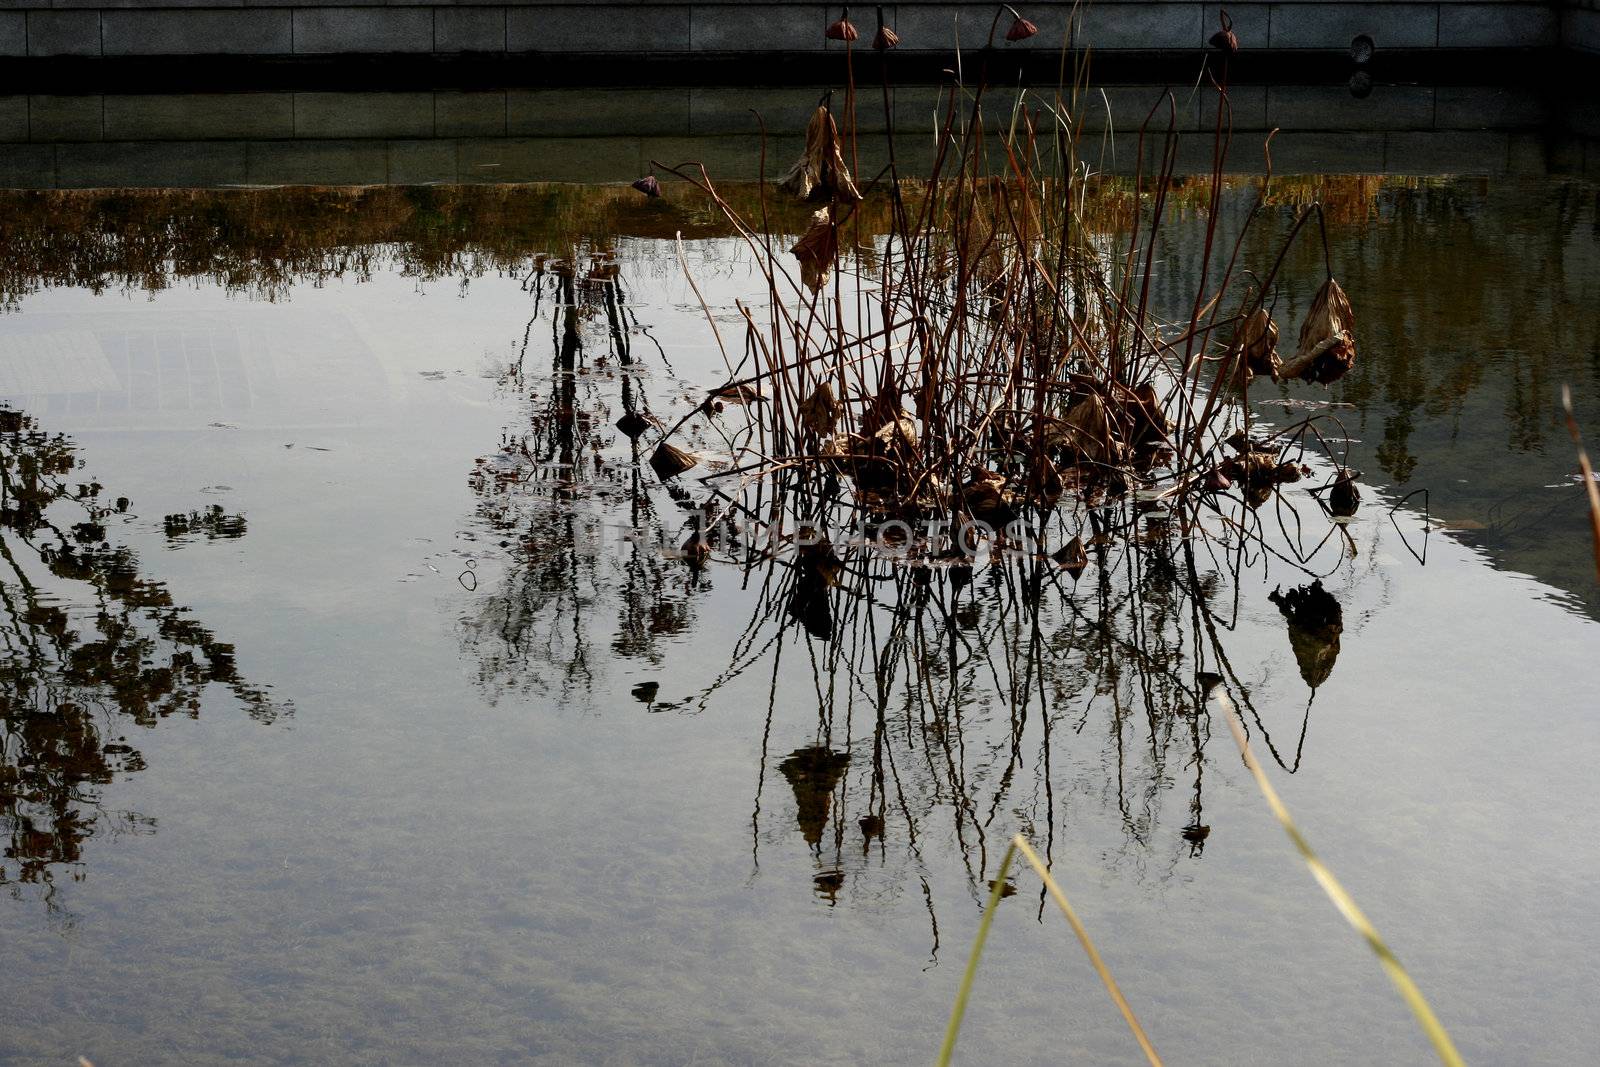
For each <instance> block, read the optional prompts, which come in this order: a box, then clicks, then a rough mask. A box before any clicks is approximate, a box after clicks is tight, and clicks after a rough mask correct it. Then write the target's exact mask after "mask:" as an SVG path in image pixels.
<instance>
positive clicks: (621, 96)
mask: <svg viewBox="0 0 1600 1067" xmlns="http://www.w3.org/2000/svg"><path fill="white" fill-rule="evenodd" d="M688 132H689V93H688V91H687V90H685V89H512V90H509V91H508V92H507V93H506V133H508V134H509V135H511V136H512V137H585V136H591V135H594V134H597V133H598V134H604V135H606V136H608V137H616V136H623V135H628V134H681V133H688Z"/></svg>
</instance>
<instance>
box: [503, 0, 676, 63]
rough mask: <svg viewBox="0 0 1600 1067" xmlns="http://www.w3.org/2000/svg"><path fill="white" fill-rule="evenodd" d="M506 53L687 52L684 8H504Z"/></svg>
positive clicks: (602, 6)
mask: <svg viewBox="0 0 1600 1067" xmlns="http://www.w3.org/2000/svg"><path fill="white" fill-rule="evenodd" d="M506 50H507V51H508V52H687V51H688V50H689V8H688V7H687V6H679V7H640V8H629V7H622V6H608V5H596V6H594V7H576V6H571V5H550V6H545V5H543V4H540V5H537V6H530V7H512V8H508V9H507V10H506Z"/></svg>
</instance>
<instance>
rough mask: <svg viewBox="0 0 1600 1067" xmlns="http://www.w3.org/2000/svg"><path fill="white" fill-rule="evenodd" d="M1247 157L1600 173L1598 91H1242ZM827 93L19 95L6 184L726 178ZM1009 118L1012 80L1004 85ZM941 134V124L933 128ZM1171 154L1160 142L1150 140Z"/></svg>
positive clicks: (1115, 142) (1240, 145) (926, 150)
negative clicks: (655, 172)
mask: <svg viewBox="0 0 1600 1067" xmlns="http://www.w3.org/2000/svg"><path fill="white" fill-rule="evenodd" d="M1164 91H1165V90H1164V89H1163V87H1161V86H1155V85H1146V86H1113V87H1108V88H1107V90H1106V96H1105V98H1103V99H1101V98H1099V97H1098V94H1097V97H1096V101H1095V103H1096V106H1095V107H1094V108H1091V109H1090V110H1089V111H1087V112H1086V113H1085V115H1084V126H1085V128H1086V131H1087V132H1086V134H1085V138H1084V141H1083V144H1082V148H1081V151H1082V152H1083V153H1084V155H1085V158H1087V159H1090V160H1091V161H1093V162H1094V163H1095V165H1096V166H1098V167H1101V168H1103V169H1107V170H1120V171H1127V170H1129V169H1130V168H1131V167H1132V166H1133V163H1134V161H1135V159H1136V156H1137V153H1138V150H1139V146H1138V135H1137V133H1136V132H1134V131H1135V130H1136V128H1137V126H1138V125H1139V121H1140V119H1141V118H1142V117H1143V116H1144V115H1145V114H1146V113H1148V111H1149V110H1150V107H1151V105H1152V103H1153V102H1154V101H1155V100H1157V99H1159V98H1160V97H1161V95H1162V94H1163V93H1164ZM934 92H935V91H933V90H921V89H901V90H898V91H897V93H896V101H895V123H896V129H897V136H896V147H897V153H898V157H899V160H900V162H901V165H902V166H903V167H905V168H907V170H908V171H909V172H913V173H915V172H916V171H917V170H918V168H920V167H923V166H926V165H928V164H929V163H930V162H931V158H932V155H933V147H934V146H933V138H932V137H931V136H930V135H929V133H928V132H926V131H931V130H932V128H933V114H934V108H935V101H936V96H935V95H934ZM1230 99H1231V102H1232V105H1233V117H1234V136H1233V152H1232V155H1231V156H1230V159H1229V169H1230V170H1231V171H1237V172H1240V173H1250V172H1256V171H1259V169H1260V168H1261V167H1262V165H1263V159H1262V155H1261V149H1260V145H1261V143H1262V142H1263V141H1264V140H1265V138H1266V134H1267V131H1268V130H1271V129H1274V128H1277V129H1279V130H1280V131H1281V132H1280V133H1279V134H1278V135H1277V136H1276V138H1275V139H1274V140H1273V160H1274V163H1275V166H1276V169H1277V172H1278V173H1280V174H1291V173H1363V174H1441V173H1443V174H1478V175H1487V176H1495V175H1510V174H1517V175H1545V174H1570V175H1585V174H1586V175H1588V176H1589V177H1592V178H1600V124H1597V123H1596V116H1595V115H1594V114H1592V113H1590V112H1589V111H1586V110H1584V108H1585V107H1586V105H1583V104H1580V103H1571V102H1554V101H1551V100H1550V99H1549V98H1548V97H1547V96H1546V95H1545V94H1543V93H1541V92H1540V91H1538V90H1536V89H1533V88H1511V87H1477V86H1455V85H1439V86H1431V85H1376V86H1374V87H1373V89H1372V93H1371V95H1370V96H1369V97H1367V98H1365V99H1356V98H1354V97H1352V96H1351V95H1350V94H1349V92H1348V91H1347V90H1346V89H1344V88H1343V87H1342V86H1294V85H1286V86H1280V85H1272V86H1261V85H1256V86H1236V87H1235V88H1234V89H1233V90H1232V91H1231V93H1230ZM1177 101H1178V103H1179V108H1178V112H1177V118H1178V126H1179V128H1180V131H1181V136H1180V140H1179V145H1178V160H1177V162H1178V168H1179V170H1180V171H1183V172H1186V173H1202V172H1205V171H1207V170H1209V169H1210V166H1211V151H1212V137H1211V134H1210V132H1209V131H1210V128H1211V123H1212V122H1213V121H1214V113H1213V112H1211V111H1210V110H1209V108H1211V107H1214V106H1215V103H1214V97H1212V96H1210V95H1209V94H1199V95H1196V96H1193V97H1187V96H1185V95H1184V94H1183V93H1181V92H1180V93H1179V94H1177ZM815 102H816V97H815V95H814V94H813V93H811V92H810V91H808V90H776V89H765V90H763V89H724V88H704V89H675V90H662V89H604V90H600V89H516V90H500V91H492V92H466V93H463V92H400V93H299V92H293V93H291V92H262V93H216V94H194V95H176V96H155V95H131V96H121V95H99V94H93V95H83V96H0V187H13V188H17V187H20V188H92V187H103V186H117V185H120V186H220V185H305V184H328V185H383V184H421V183H433V182H442V183H457V182H466V183H474V182H524V181H587V182H619V181H631V180H633V179H634V178H636V177H638V176H639V175H640V174H643V173H645V172H646V171H647V170H648V169H649V167H650V161H651V160H662V161H664V162H668V163H672V164H676V163H680V162H682V161H684V160H698V161H701V162H704V163H705V164H706V165H707V166H709V167H710V168H711V169H712V170H713V172H715V173H716V174H717V175H718V177H719V178H722V179H749V178H755V177H757V175H758V163H759V160H760V153H759V145H760V140H759V134H758V132H757V127H756V125H755V121H754V119H753V118H752V116H751V114H750V111H749V109H751V108H755V109H757V110H758V111H759V112H760V113H761V115H762V117H763V120H764V122H765V123H766V128H767V131H768V133H769V136H770V140H769V143H768V159H769V162H770V161H772V160H778V161H785V162H786V161H788V160H790V159H793V158H794V156H795V155H797V154H798V153H799V151H800V149H801V146H802V143H803V133H802V130H803V127H804V124H805V121H806V118H807V116H808V115H809V113H810V111H811V109H812V107H814V106H815ZM994 106H995V108H996V109H997V110H998V111H999V112H1000V113H1005V112H1006V111H1007V110H1009V105H1008V102H1007V100H1006V99H1005V94H1004V93H1000V92H997V93H996V94H995V100H994ZM861 117H862V123H861V138H862V139H861V145H860V159H861V162H862V166H863V170H864V172H869V173H870V172H872V171H874V170H875V169H876V168H877V167H878V166H879V165H880V164H881V163H882V162H883V160H884V158H885V154H886V153H885V149H884V143H883V140H882V135H881V131H882V129H883V127H884V121H883V116H882V115H881V114H878V113H874V111H873V109H864V110H863V111H862V113H861ZM916 131H923V132H920V133H919V132H916ZM1146 150H1147V151H1149V152H1153V151H1154V150H1155V145H1154V144H1148V145H1146Z"/></svg>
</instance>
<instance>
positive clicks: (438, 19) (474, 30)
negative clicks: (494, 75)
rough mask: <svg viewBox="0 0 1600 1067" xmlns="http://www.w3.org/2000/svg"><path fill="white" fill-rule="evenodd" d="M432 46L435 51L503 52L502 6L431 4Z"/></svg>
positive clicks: (503, 9) (504, 27)
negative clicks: (440, 5)
mask: <svg viewBox="0 0 1600 1067" xmlns="http://www.w3.org/2000/svg"><path fill="white" fill-rule="evenodd" d="M433 49H434V51H435V52H504V51H505V50H506V9H505V8H503V7H437V8H434V9H433Z"/></svg>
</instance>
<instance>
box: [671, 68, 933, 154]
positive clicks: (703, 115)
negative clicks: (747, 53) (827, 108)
mask: <svg viewBox="0 0 1600 1067" xmlns="http://www.w3.org/2000/svg"><path fill="white" fill-rule="evenodd" d="M903 91H904V90H899V89H897V90H895V93H896V96H897V97H898V96H899V94H900V93H901V92H903ZM835 99H837V98H835ZM688 106H689V126H688V130H687V131H681V130H680V131H674V132H680V133H681V132H689V133H692V134H695V135H702V134H743V135H746V136H749V137H751V138H755V137H759V136H760V132H761V128H762V126H763V125H764V126H765V127H766V131H767V135H768V136H769V137H779V136H784V135H801V134H804V133H805V131H806V124H807V123H808V122H810V121H811V115H812V113H813V112H815V111H816V109H817V93H816V92H815V91H814V90H812V89H809V88H804V89H744V88H731V87H723V86H717V87H714V88H699V89H694V90H691V91H690V92H689V93H688ZM857 111H858V114H860V115H861V116H862V117H863V118H864V117H866V116H867V115H868V114H871V115H873V116H876V117H877V124H878V125H879V126H882V125H883V117H882V100H881V98H880V97H879V96H878V94H876V93H874V94H872V95H871V96H865V95H864V96H863V97H862V98H861V100H860V101H859V102H858V107H857ZM756 114H759V115H760V116H761V121H760V122H759V123H758V122H757V121H756ZM661 132H666V131H661ZM784 165H785V166H787V165H788V163H787V161H786V162H785V164H784Z"/></svg>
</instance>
